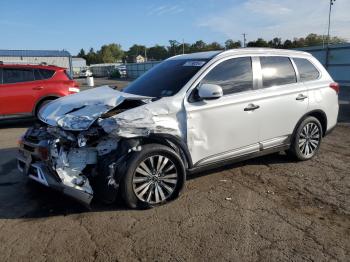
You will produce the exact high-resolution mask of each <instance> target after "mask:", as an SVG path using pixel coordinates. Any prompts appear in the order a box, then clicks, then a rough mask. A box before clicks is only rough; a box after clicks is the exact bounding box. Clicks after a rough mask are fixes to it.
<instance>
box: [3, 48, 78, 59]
mask: <svg viewBox="0 0 350 262" xmlns="http://www.w3.org/2000/svg"><path fill="white" fill-rule="evenodd" d="M1 56H23V57H70V56H71V55H70V53H69V52H68V51H65V50H62V51H59V50H1V49H0V57H1Z"/></svg>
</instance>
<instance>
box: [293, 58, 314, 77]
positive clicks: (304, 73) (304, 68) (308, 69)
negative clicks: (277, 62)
mask: <svg viewBox="0 0 350 262" xmlns="http://www.w3.org/2000/svg"><path fill="white" fill-rule="evenodd" d="M293 60H294V63H295V64H296V66H297V68H298V71H299V75H300V81H311V80H316V79H317V78H318V77H319V76H320V73H319V72H318V70H317V69H316V67H315V66H314V65H313V64H312V63H311V62H310V61H308V60H307V59H304V58H293Z"/></svg>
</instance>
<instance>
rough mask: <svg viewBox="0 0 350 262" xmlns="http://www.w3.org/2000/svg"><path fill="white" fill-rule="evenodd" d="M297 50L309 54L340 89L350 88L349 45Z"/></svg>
mask: <svg viewBox="0 0 350 262" xmlns="http://www.w3.org/2000/svg"><path fill="white" fill-rule="evenodd" d="M298 50H301V51H305V52H308V53H311V54H312V55H313V56H314V57H316V58H317V59H318V60H319V61H320V62H321V63H322V64H323V65H324V66H325V68H326V69H327V71H328V72H329V73H330V75H331V76H332V77H333V79H334V80H335V81H336V82H338V83H339V84H340V85H341V87H349V88H350V44H339V45H331V46H329V48H327V47H322V46H313V47H305V48H298Z"/></svg>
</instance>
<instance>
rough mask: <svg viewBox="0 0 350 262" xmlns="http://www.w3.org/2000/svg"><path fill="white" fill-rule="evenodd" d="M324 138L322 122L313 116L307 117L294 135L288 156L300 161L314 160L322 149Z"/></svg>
mask: <svg viewBox="0 0 350 262" xmlns="http://www.w3.org/2000/svg"><path fill="white" fill-rule="evenodd" d="M322 136H323V130H322V125H321V123H320V121H319V120H318V119H317V118H315V117H313V116H308V117H306V118H305V119H304V120H303V121H302V122H301V123H300V124H299V126H298V128H297V129H296V131H295V134H294V135H293V139H292V144H291V147H290V150H289V151H288V154H289V155H291V156H292V157H294V158H295V159H297V160H300V161H305V160H309V159H311V158H313V157H314V156H315V155H316V153H317V151H318V150H319V148H320V145H321V141H322Z"/></svg>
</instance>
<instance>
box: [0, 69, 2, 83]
mask: <svg viewBox="0 0 350 262" xmlns="http://www.w3.org/2000/svg"><path fill="white" fill-rule="evenodd" d="M1 84H2V69H1V68H0V85H1Z"/></svg>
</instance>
